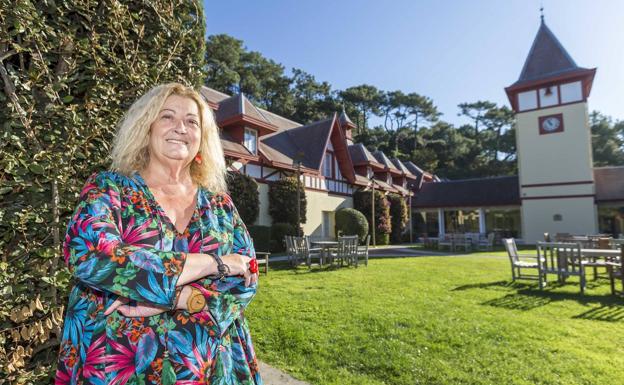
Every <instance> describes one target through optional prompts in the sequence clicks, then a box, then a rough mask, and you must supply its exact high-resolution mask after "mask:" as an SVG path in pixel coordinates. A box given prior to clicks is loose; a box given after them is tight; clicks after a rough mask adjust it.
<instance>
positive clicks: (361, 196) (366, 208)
mask: <svg viewBox="0 0 624 385" xmlns="http://www.w3.org/2000/svg"><path fill="white" fill-rule="evenodd" d="M353 206H354V207H355V209H356V210H358V211H359V212H361V213H362V214H364V216H365V217H366V219H368V218H370V217H371V209H372V207H371V192H370V191H363V190H359V191H356V193H355V194H353ZM371 227H372V223H370V222H369V223H368V231H369V232H371V233H372V229H371ZM391 230H392V223H391V222H390V204H389V203H388V200H387V199H386V196H385V195H384V194H383V193H382V192H380V191H375V243H376V244H377V245H387V244H388V242H389V239H390V238H389V234H390V232H391ZM371 240H372V239H371Z"/></svg>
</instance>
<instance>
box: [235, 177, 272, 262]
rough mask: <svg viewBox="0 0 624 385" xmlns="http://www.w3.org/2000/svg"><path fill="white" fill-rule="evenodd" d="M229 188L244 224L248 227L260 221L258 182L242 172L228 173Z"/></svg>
mask: <svg viewBox="0 0 624 385" xmlns="http://www.w3.org/2000/svg"><path fill="white" fill-rule="evenodd" d="M227 186H228V190H229V191H230V196H231V197H232V200H233V201H234V204H235V205H236V209H237V210H238V213H239V214H240V216H241V218H243V222H245V224H248V225H251V224H253V223H254V222H255V221H256V219H258V213H259V212H260V198H259V193H258V183H257V182H256V180H255V179H254V178H252V177H250V176H249V175H245V174H242V173H240V172H228V177H227ZM267 250H268V249H267Z"/></svg>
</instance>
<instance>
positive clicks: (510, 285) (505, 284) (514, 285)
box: [452, 281, 534, 291]
mask: <svg viewBox="0 0 624 385" xmlns="http://www.w3.org/2000/svg"><path fill="white" fill-rule="evenodd" d="M532 286H534V284H533V285H532V284H528V283H524V282H513V281H496V282H479V283H471V284H468V285H462V286H457V287H455V288H454V289H453V290H452V291H463V290H470V289H491V288H502V289H516V290H521V289H529V288H531V287H532Z"/></svg>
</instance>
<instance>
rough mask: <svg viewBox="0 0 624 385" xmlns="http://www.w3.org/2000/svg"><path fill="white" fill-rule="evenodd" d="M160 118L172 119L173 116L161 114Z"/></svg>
mask: <svg viewBox="0 0 624 385" xmlns="http://www.w3.org/2000/svg"><path fill="white" fill-rule="evenodd" d="M161 119H166V120H170V119H173V116H171V115H163V116H162V117H161Z"/></svg>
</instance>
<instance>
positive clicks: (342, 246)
mask: <svg viewBox="0 0 624 385" xmlns="http://www.w3.org/2000/svg"><path fill="white" fill-rule="evenodd" d="M357 247H358V236H357V235H350V236H343V237H339V238H338V249H337V250H336V253H335V254H334V253H332V257H333V259H334V260H340V266H342V265H343V264H344V263H346V264H347V265H351V264H352V263H355V262H354V259H357Z"/></svg>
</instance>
